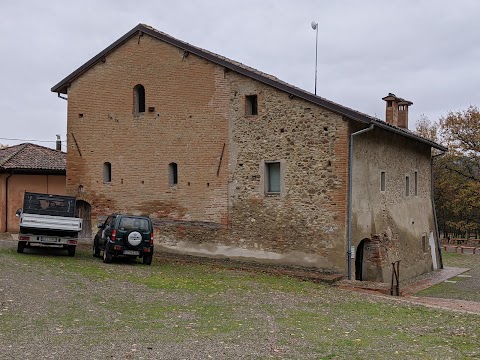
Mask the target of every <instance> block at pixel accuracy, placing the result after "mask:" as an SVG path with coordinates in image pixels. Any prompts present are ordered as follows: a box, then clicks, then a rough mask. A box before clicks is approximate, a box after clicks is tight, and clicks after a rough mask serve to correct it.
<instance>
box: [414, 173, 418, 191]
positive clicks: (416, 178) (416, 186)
mask: <svg viewBox="0 0 480 360" xmlns="http://www.w3.org/2000/svg"><path fill="white" fill-rule="evenodd" d="M413 185H414V191H415V196H417V195H418V173H417V172H416V171H415V178H414V184H413Z"/></svg>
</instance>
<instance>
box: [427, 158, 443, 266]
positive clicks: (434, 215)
mask: <svg viewBox="0 0 480 360" xmlns="http://www.w3.org/2000/svg"><path fill="white" fill-rule="evenodd" d="M443 155H445V153H444V152H443V153H441V154H437V155H433V156H432V157H431V160H430V163H431V164H430V174H431V180H430V182H431V186H432V189H431V197H432V209H433V221H434V226H435V236H436V237H437V247H438V260H440V269H443V257H442V247H441V244H440V233H439V231H438V220H437V209H436V208H435V196H434V193H433V190H434V189H433V160H434V158H436V157H439V156H443Z"/></svg>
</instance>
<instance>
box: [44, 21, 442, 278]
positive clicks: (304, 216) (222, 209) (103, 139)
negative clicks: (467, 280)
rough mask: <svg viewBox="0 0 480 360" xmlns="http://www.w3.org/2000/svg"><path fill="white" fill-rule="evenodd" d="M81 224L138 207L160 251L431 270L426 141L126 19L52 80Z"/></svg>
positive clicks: (399, 121)
mask: <svg viewBox="0 0 480 360" xmlns="http://www.w3.org/2000/svg"><path fill="white" fill-rule="evenodd" d="M52 91H53V92H55V93H58V94H59V95H61V96H65V95H67V96H68V114H67V128H68V150H67V193H68V194H69V195H73V196H77V198H78V199H80V202H79V206H80V208H81V209H82V212H83V214H85V216H86V218H88V220H90V218H91V219H92V221H94V222H96V221H97V220H99V219H103V218H104V217H105V215H107V214H108V213H110V212H127V213H133V214H144V215H149V216H150V217H151V218H152V220H153V222H154V223H155V224H156V241H157V242H158V245H159V246H161V247H163V248H164V249H167V250H169V251H178V252H182V253H188V254H196V255H203V256H220V257H229V258H241V259H243V260H251V261H260V262H264V263H276V264H285V265H296V266H306V267H312V268H316V269H322V270H325V271H329V272H337V273H341V274H344V275H345V276H346V277H351V278H358V279H361V280H374V281H389V279H390V276H391V268H392V265H391V263H392V262H395V261H398V260H400V261H401V272H400V275H401V277H402V278H409V277H413V276H416V275H419V274H422V273H425V272H428V271H431V270H432V269H434V268H436V267H437V266H438V265H439V261H438V258H439V255H440V254H439V249H438V246H437V243H436V235H435V228H436V226H435V219H434V209H433V202H432V192H431V184H432V179H431V159H432V156H431V153H432V148H433V149H438V150H440V151H445V150H446V149H445V148H443V147H442V146H440V145H438V144H436V143H433V142H431V141H429V140H427V139H424V138H421V137H419V136H417V135H415V134H414V133H412V132H410V131H408V129H406V126H407V124H408V107H409V106H411V105H412V103H411V102H409V101H407V100H404V99H401V98H399V97H397V96H395V95H394V94H389V95H388V96H386V97H385V98H384V100H385V101H386V122H384V121H381V120H379V119H376V118H374V117H371V116H368V115H366V114H363V113H360V112H358V111H355V110H353V109H350V108H348V107H345V106H342V105H339V104H337V103H334V102H331V101H329V100H326V99H324V98H322V97H319V96H315V95H313V94H311V93H309V92H306V91H304V90H302V89H299V88H296V87H294V86H292V85H289V84H287V83H285V82H283V81H281V80H279V79H277V78H275V77H273V76H271V75H268V74H265V73H262V72H259V71H257V70H255V69H252V68H250V67H248V66H245V65H243V64H240V63H238V62H235V61H232V60H230V59H227V58H225V57H223V56H220V55H217V54H213V53H211V52H209V51H206V50H203V49H200V48H197V47H195V46H192V45H190V44H187V43H185V42H182V41H180V40H178V39H175V38H173V37H171V36H169V35H167V34H165V33H162V32H160V31H157V30H155V29H153V28H152V27H150V26H147V25H141V24H140V25H138V26H136V27H135V28H134V29H132V30H131V31H129V32H128V33H127V34H125V35H124V36H123V37H121V38H120V39H119V40H117V41H116V42H115V43H113V44H112V45H110V46H109V47H107V48H106V49H105V50H103V51H102V52H100V53H99V54H98V55H97V56H95V57H94V58H92V59H91V60H89V61H88V62H87V63H85V64H84V65H82V66H81V67H80V68H78V69H76V70H75V71H74V72H72V73H71V74H70V75H68V76H67V77H66V78H65V79H63V80H62V81H60V82H59V83H58V84H57V85H55V86H54V87H53V88H52Z"/></svg>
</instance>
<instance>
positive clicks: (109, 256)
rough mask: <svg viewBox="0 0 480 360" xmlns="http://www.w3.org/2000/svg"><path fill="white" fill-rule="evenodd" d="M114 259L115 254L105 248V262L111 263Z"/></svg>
mask: <svg viewBox="0 0 480 360" xmlns="http://www.w3.org/2000/svg"><path fill="white" fill-rule="evenodd" d="M112 260H113V255H112V254H111V253H109V252H108V250H107V249H106V248H105V250H103V262H104V263H106V264H108V263H111V262H112Z"/></svg>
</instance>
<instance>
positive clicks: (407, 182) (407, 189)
mask: <svg viewBox="0 0 480 360" xmlns="http://www.w3.org/2000/svg"><path fill="white" fill-rule="evenodd" d="M409 195H410V177H409V176H405V196H409Z"/></svg>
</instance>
